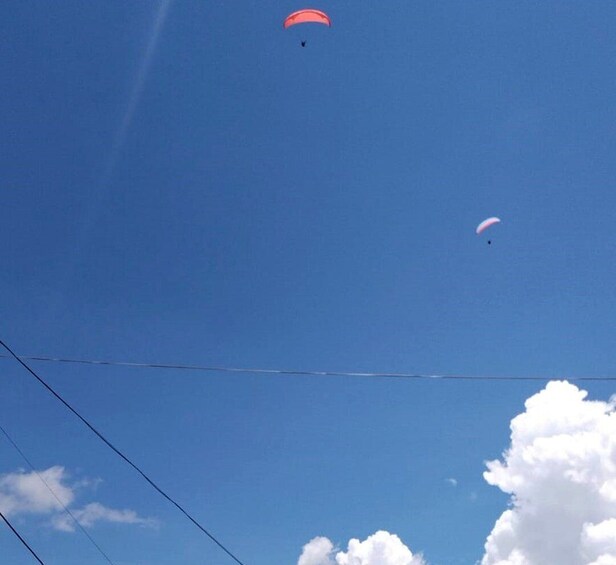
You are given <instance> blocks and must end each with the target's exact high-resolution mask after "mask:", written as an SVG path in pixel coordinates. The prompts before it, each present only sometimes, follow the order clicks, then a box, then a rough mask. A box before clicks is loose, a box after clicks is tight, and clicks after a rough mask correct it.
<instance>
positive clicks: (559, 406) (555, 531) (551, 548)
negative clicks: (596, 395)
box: [481, 382, 616, 565]
mask: <svg viewBox="0 0 616 565" xmlns="http://www.w3.org/2000/svg"><path fill="white" fill-rule="evenodd" d="M586 396H587V393H586V392H585V391H583V390H579V389H578V388H577V387H575V386H574V385H572V384H569V383H567V382H551V383H549V384H548V385H547V386H546V388H545V389H544V390H542V391H541V392H539V393H538V394H535V395H534V396H532V397H531V398H529V399H528V400H527V401H526V403H525V407H526V410H525V412H523V413H522V414H520V415H519V416H517V417H516V418H514V419H513V420H512V421H511V446H510V447H509V449H508V450H507V451H506V452H505V453H504V455H503V460H502V461H490V462H488V464H487V467H488V470H487V471H486V472H485V473H484V478H485V479H486V481H487V482H488V483H489V484H491V485H494V486H497V487H499V488H500V489H501V490H502V491H503V492H506V493H508V494H510V495H511V500H510V502H511V507H510V508H509V509H508V510H506V511H505V512H503V514H502V515H501V517H500V518H499V519H498V520H497V521H496V523H495V525H494V528H493V529H492V532H491V534H490V535H489V536H488V539H487V541H486V544H485V554H484V557H483V559H482V561H481V563H482V565H544V564H558V565H616V412H615V409H614V408H615V407H614V403H613V402H599V401H589V400H586Z"/></svg>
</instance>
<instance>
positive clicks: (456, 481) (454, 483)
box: [445, 478, 458, 487]
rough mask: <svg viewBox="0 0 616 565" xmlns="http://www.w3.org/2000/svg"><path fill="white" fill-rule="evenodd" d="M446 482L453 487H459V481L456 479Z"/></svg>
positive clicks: (446, 480)
mask: <svg viewBox="0 0 616 565" xmlns="http://www.w3.org/2000/svg"><path fill="white" fill-rule="evenodd" d="M445 482H447V483H449V484H450V485H451V486H452V487H457V486H458V480H457V479H454V478H449V479H445Z"/></svg>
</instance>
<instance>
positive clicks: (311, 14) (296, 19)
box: [283, 9, 332, 29]
mask: <svg viewBox="0 0 616 565" xmlns="http://www.w3.org/2000/svg"><path fill="white" fill-rule="evenodd" d="M306 23H316V24H324V25H326V26H329V27H331V25H332V21H331V20H330V19H329V16H328V15H327V14H326V13H325V12H321V11H320V10H312V9H307V10H298V11H297V12H293V13H292V14H290V15H288V16H287V17H286V18H285V20H284V23H283V25H284V28H285V29H287V28H289V27H291V26H294V25H296V24H306Z"/></svg>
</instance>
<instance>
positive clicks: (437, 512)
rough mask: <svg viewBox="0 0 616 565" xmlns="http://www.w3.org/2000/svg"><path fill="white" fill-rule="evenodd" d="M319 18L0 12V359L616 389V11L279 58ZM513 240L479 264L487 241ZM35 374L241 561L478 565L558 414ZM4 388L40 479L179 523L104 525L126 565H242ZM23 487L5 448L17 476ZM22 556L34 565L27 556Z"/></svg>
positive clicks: (427, 388)
mask: <svg viewBox="0 0 616 565" xmlns="http://www.w3.org/2000/svg"><path fill="white" fill-rule="evenodd" d="M301 7H304V6H303V5H298V4H297V3H294V2H291V1H288V0H276V1H274V0H259V1H252V0H243V1H242V2H229V1H223V0H216V1H214V0H211V1H201V0H200V1H193V0H190V1H189V0H185V1H184V0H175V1H173V2H170V3H169V5H168V6H167V8H168V10H167V12H166V14H163V15H166V18H162V19H161V13H162V12H161V8H160V4H159V2H154V1H151V2H150V1H148V2H145V1H144V2H124V1H121V0H105V1H98V2H87V3H84V2H82V1H77V0H65V1H63V2H45V1H43V0H39V1H33V0H11V1H8V2H5V3H4V5H3V10H2V17H1V18H0V37H2V40H1V43H0V45H1V55H0V76H2V77H3V80H2V88H0V133H1V135H2V150H1V151H0V189H1V194H2V205H1V206H0V234H1V236H2V237H1V242H0V259H1V264H2V268H1V269H0V305H1V312H2V316H1V318H0V324H1V337H2V339H4V340H6V341H7V342H8V343H9V344H11V345H12V347H14V349H16V350H17V351H18V352H19V353H21V354H42V355H54V356H55V355H58V356H73V357H84V358H94V359H97V358H112V359H120V360H137V361H156V362H184V363H193V364H210V365H222V366H225V365H228V366H258V367H265V368H269V367H271V368H299V369H316V370H318V369H329V370H340V371H345V370H347V371H391V372H401V371H404V372H419V373H446V374H456V375H477V374H480V375H496V376H504V375H520V376H522V375H542V376H547V377H566V376H576V375H577V376H582V375H584V376H601V375H607V374H613V373H614V317H615V313H616V293H615V292H614V281H615V279H616V261H615V260H614V250H615V249H616V247H615V246H616V230H615V229H614V210H615V208H616V196H615V192H614V187H615V182H616V159H614V150H615V149H616V143H615V141H616V130H615V128H614V123H615V120H616V105H615V104H614V95H615V92H616V35H615V34H614V21H616V4H614V2H611V1H608V0H605V1H603V0H598V1H596V2H584V1H574V2H561V1H544V2H540V3H537V2H534V1H533V2H531V1H516V2H493V1H488V0H486V1H479V0H477V1H473V2H458V1H441V2H427V1H417V2H409V1H406V0H404V1H402V0H400V1H398V0H391V1H388V2H360V3H357V2H342V1H329V0H328V1H324V2H323V3H322V4H319V5H318V6H316V5H315V7H318V8H321V9H324V10H326V11H327V12H328V13H329V14H330V16H331V17H332V20H333V27H332V28H331V29H326V28H325V27H319V26H303V27H302V29H301V30H300V29H298V28H294V29H291V30H287V31H284V30H283V29H282V25H281V22H282V19H283V18H284V16H286V15H287V13H289V12H290V11H293V10H295V9H297V8H301ZM163 19H164V22H163V21H162V20H163ZM157 21H158V24H159V26H158V28H157V27H156V26H157V24H156V22H157ZM160 24H162V25H160ZM156 29H158V32H156ZM156 35H157V37H156V42H155V43H156V45H154V41H153V37H154V36H156ZM300 39H307V41H308V44H307V47H306V48H305V49H302V48H301V47H300V45H299V42H300ZM491 215H497V216H499V217H501V218H502V224H500V225H499V226H496V227H494V228H493V229H492V230H491V231H490V237H491V239H492V245H490V246H488V245H487V243H486V238H485V237H483V238H482V237H478V236H476V235H475V232H474V229H475V226H476V225H477V224H478V223H479V222H480V221H481V220H483V219H484V218H485V217H487V216H491ZM36 367H37V369H38V370H40V372H41V374H42V375H44V376H45V377H47V378H48V380H49V381H50V383H52V384H53V386H55V387H56V388H57V389H58V390H59V391H60V392H61V393H62V394H64V395H65V396H66V398H67V399H69V401H70V402H72V403H73V404H74V405H75V406H76V407H77V408H79V409H80V410H81V411H82V412H83V413H84V414H86V415H87V416H88V417H89V418H90V419H91V420H92V421H93V422H94V423H95V424H96V425H97V426H98V427H99V428H100V429H101V430H103V431H104V432H105V433H106V434H107V435H108V436H109V437H110V438H111V439H112V440H113V441H114V442H115V443H116V444H117V445H118V446H119V447H120V448H122V449H124V450H125V451H126V452H127V453H128V454H130V455H131V456H132V457H133V458H134V459H135V460H136V461H137V462H138V463H139V464H140V465H142V467H143V468H144V469H145V470H147V471H148V472H149V473H150V474H151V475H152V476H153V477H155V479H156V480H157V481H158V482H159V483H160V484H161V485H162V486H163V487H164V488H166V489H167V490H168V491H169V492H170V493H172V494H173V495H175V497H176V498H177V499H178V500H179V501H180V502H181V503H183V504H185V506H186V507H187V508H189V509H190V511H191V512H193V513H194V514H195V515H196V516H197V517H198V518H199V519H200V520H201V521H202V522H203V523H204V524H206V526H207V527H209V528H210V529H211V531H212V532H214V533H215V534H216V535H217V536H218V537H219V538H220V539H221V540H222V541H223V542H225V543H226V544H227V545H228V546H229V547H230V548H231V549H232V550H233V551H234V552H235V553H237V554H238V555H239V556H240V557H241V558H242V559H243V560H244V561H245V562H246V563H247V564H249V565H271V564H273V563H280V564H293V563H295V562H296V560H297V557H298V555H299V554H300V552H301V547H302V545H303V544H304V543H306V542H307V541H308V540H309V539H311V538H312V537H314V536H317V535H325V536H328V537H329V538H331V539H332V540H334V541H335V542H337V543H340V544H344V543H345V542H346V541H347V540H348V539H349V538H351V537H359V538H362V539H363V538H365V537H366V536H367V535H369V534H371V533H373V532H374V531H376V530H378V529H386V530H389V531H391V532H394V533H396V534H398V535H399V536H400V537H401V538H402V539H403V540H404V541H405V542H406V543H408V544H409V545H410V546H411V547H412V548H413V550H414V551H423V552H424V554H425V556H426V557H427V558H428V560H429V561H430V563H431V564H435V565H447V564H458V563H459V564H468V563H472V562H473V561H474V560H475V559H478V558H480V557H481V555H482V553H483V544H484V541H485V538H486V535H487V534H488V533H489V532H490V530H491V528H492V526H493V524H494V521H495V519H496V518H497V517H498V516H499V515H500V513H501V512H502V511H503V510H504V508H505V505H506V497H505V495H504V494H503V493H501V492H500V491H498V490H497V489H496V488H494V487H491V486H488V485H487V484H486V483H485V481H484V480H483V478H482V471H483V470H484V468H485V467H484V461H485V460H487V459H494V458H497V457H499V455H500V453H501V451H502V450H503V449H504V448H505V447H506V446H507V445H508V443H509V439H508V434H509V431H508V426H509V421H510V419H511V418H512V417H513V416H514V415H516V414H518V413H519V412H521V411H522V410H523V402H524V400H525V399H526V398H528V397H529V396H530V395H532V394H534V393H535V392H537V391H538V390H539V389H540V388H541V387H542V385H541V383H532V382H526V383H495V382H454V383H452V382H448V381H447V382H443V381H440V382H439V381H434V382H432V381H430V382H414V381H405V382H392V381H367V380H359V379H344V378H340V379H326V378H314V377H312V378H310V377H289V378H284V377H262V376H247V375H237V376H229V375H224V374H220V375H218V374H211V375H200V374H195V373H191V374H187V373H182V372H174V371H159V372H156V371H146V370H127V369H117V368H113V369H111V368H89V367H68V366H55V365H50V364H38V365H36ZM0 368H1V376H2V378H1V380H0V424H1V425H2V426H5V427H6V428H7V429H8V430H9V431H10V432H11V433H12V435H13V436H14V438H15V439H16V440H17V441H18V443H20V445H21V447H22V448H23V449H24V451H26V453H27V454H28V455H29V456H30V458H31V459H32V460H33V462H34V463H35V464H36V466H37V468H40V469H46V468H49V467H51V466H53V465H61V466H63V467H65V469H66V472H67V473H69V474H70V481H69V482H71V483H72V484H75V483H80V482H81V483H83V482H88V481H86V479H89V483H90V484H89V486H88V485H86V486H83V485H82V486H81V487H79V488H78V490H79V500H78V501H77V506H80V505H81V506H83V505H84V504H85V503H87V502H91V501H93V500H96V501H99V502H101V503H102V504H105V505H106V506H108V507H112V508H120V509H123V508H128V509H132V510H134V511H135V512H137V513H138V515H139V516H141V517H145V518H153V519H155V520H156V521H157V522H158V527H156V528H154V527H149V526H148V527H140V526H138V525H130V524H114V523H100V524H97V525H96V526H95V527H94V529H93V530H92V532H93V533H94V535H95V537H96V539H97V541H99V543H100V545H101V546H103V547H104V548H105V550H106V551H107V553H109V555H110V556H111V557H112V558H113V559H114V560H115V561H116V562H117V563H121V564H123V565H129V564H130V565H137V564H139V565H145V564H148V565H172V564H177V563H182V564H184V565H197V564H199V565H201V564H204V563H212V564H223V563H228V562H230V561H229V560H228V559H227V558H226V556H224V554H222V553H221V552H220V550H218V549H217V548H216V547H215V546H213V544H212V543H210V542H208V540H207V539H206V538H205V537H204V536H202V535H200V533H199V532H198V531H197V530H196V529H195V528H194V527H192V526H191V525H190V524H189V523H188V522H187V521H186V520H185V519H184V518H183V517H182V516H181V515H179V514H178V513H177V512H175V511H174V510H173V508H171V507H170V506H169V505H168V504H167V503H165V501H164V500H162V499H160V498H159V497H158V496H157V495H156V494H155V493H154V492H153V491H152V490H151V489H150V488H149V487H148V486H147V485H145V484H144V483H143V481H141V480H139V478H138V477H137V476H136V475H135V473H134V472H132V471H131V470H130V469H129V468H127V467H126V466H125V465H123V464H122V463H121V462H120V461H119V460H117V459H116V458H115V457H114V456H113V454H111V452H109V450H107V449H106V448H105V447H104V446H102V445H101V444H100V443H97V441H96V440H95V439H94V438H93V437H92V435H91V434H89V433H88V432H87V430H85V429H84V428H83V427H82V426H80V424H79V422H77V421H76V420H75V418H73V417H71V416H70V415H69V414H67V413H66V411H65V410H63V409H62V407H61V406H58V404H57V403H56V402H54V400H53V399H52V398H50V397H49V395H48V394H46V393H45V392H44V391H43V390H41V388H40V387H38V386H36V383H33V382H31V380H30V379H29V377H28V375H27V373H25V372H24V371H23V370H22V369H20V368H19V367H18V366H17V365H16V364H15V363H12V362H9V361H2V362H1V363H0ZM584 388H586V389H588V390H589V391H590V395H591V397H592V398H601V399H607V398H608V397H609V395H610V394H611V393H612V392H614V390H613V388H614V387H613V385H611V384H609V383H604V384H601V383H588V384H587V385H586V386H585V387H584ZM20 467H23V462H22V461H21V460H20V459H19V457H18V456H17V455H16V454H15V453H14V451H13V450H12V449H11V447H10V446H9V445H8V444H6V442H4V443H3V442H2V441H0V473H10V472H14V471H16V470H18V469H19V468H20ZM447 478H455V479H456V480H457V483H458V484H457V486H456V487H453V486H452V485H450V484H449V483H448V482H447V481H446V479H447ZM95 479H101V482H99V481H95ZM16 523H17V524H18V526H19V527H20V529H21V531H22V532H23V534H24V535H25V536H26V537H27V538H28V540H29V541H30V542H31V543H32V545H33V546H34V547H35V548H36V549H37V551H39V552H40V554H41V556H43V557H44V558H45V560H46V562H47V563H50V564H58V565H59V564H63V565H90V564H92V565H95V564H97V563H101V559H100V556H98V555H97V554H96V553H95V552H93V550H92V548H91V547H90V546H89V545H88V544H87V541H84V539H83V537H82V536H80V535H79V534H78V533H75V534H70V533H65V532H57V531H55V530H54V529H53V528H52V527H50V526H49V524H48V520H47V518H45V517H43V516H38V515H20V516H19V517H17V519H16ZM0 555H1V556H2V557H1V559H2V562H3V563H11V564H12V565H21V564H28V563H31V558H30V556H29V555H27V554H26V553H25V552H24V550H23V548H22V547H21V546H19V545H18V544H17V542H16V541H15V540H14V538H13V537H12V536H10V534H9V533H7V532H5V531H2V532H0Z"/></svg>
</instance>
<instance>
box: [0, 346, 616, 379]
mask: <svg viewBox="0 0 616 565" xmlns="http://www.w3.org/2000/svg"><path fill="white" fill-rule="evenodd" d="M0 343H1V342H0ZM5 347H6V346H5ZM10 357H13V355H3V354H0V358H4V359H8V358H10ZM19 359H25V360H26V361H45V362H50V363H65V364H73V365H103V366H110V367H132V368H139V369H173V370H179V371H196V372H209V373H242V374H254V375H284V376H294V377H302V376H311V377H355V378H373V379H413V380H420V379H424V380H452V381H550V380H553V379H555V378H557V377H543V376H539V375H527V376H524V375H522V376H512V375H504V376H497V375H431V374H426V373H423V374H422V373H386V372H375V373H366V372H357V371H308V370H302V369H262V368H249V367H216V366H208V365H186V364H181V363H180V364H166V363H138V362H131V361H110V360H96V359H72V358H62V357H44V356H40V355H30V356H28V355H23V356H19ZM562 378H565V379H567V380H568V381H572V382H573V381H616V376H613V377H612V376H603V377H562Z"/></svg>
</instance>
